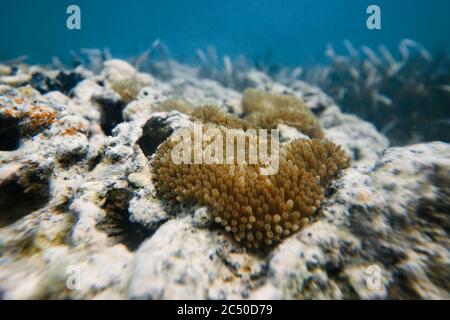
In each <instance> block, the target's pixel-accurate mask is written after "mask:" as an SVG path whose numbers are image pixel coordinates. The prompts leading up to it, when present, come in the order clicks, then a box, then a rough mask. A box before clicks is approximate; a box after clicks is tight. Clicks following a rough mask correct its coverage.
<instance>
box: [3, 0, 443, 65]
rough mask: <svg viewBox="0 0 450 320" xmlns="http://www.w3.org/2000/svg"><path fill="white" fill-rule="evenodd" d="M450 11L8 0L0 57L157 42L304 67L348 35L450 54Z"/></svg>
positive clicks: (434, 6) (254, 2) (34, 58)
mask: <svg viewBox="0 0 450 320" xmlns="http://www.w3.org/2000/svg"><path fill="white" fill-rule="evenodd" d="M70 4H77V5H79V6H80V8H81V22H82V29H81V30H74V31H71V30H68V29H67V28H66V18H67V14H66V8H67V6H69V5H70ZM370 4H377V5H379V6H380V7H381V11H382V30H375V31H371V30H368V29H367V28H366V19H367V14H366V8H367V7H368V6H369V5H370ZM449 12H450V1H448V0H432V1H429V0H428V1H427V0H395V1H392V0H376V1H375V0H358V1H354V0H277V1H275V0H227V1H218V0H191V1H187V0H166V1H154V0H150V1H144V0H96V1H92V0H58V1H54V0H40V1H35V0H2V2H1V9H0V34H1V37H0V38H1V43H0V60H6V59H12V58H14V57H17V56H20V55H27V56H29V60H28V62H33V63H47V62H50V61H51V58H52V57H53V56H58V57H60V58H62V60H63V61H64V59H68V58H69V51H70V50H71V49H74V50H79V49H81V48H104V47H108V48H109V49H110V51H111V52H112V53H113V55H114V56H123V57H127V56H130V55H135V54H138V53H140V52H142V51H144V50H145V49H146V48H148V47H149V45H150V44H151V43H152V42H153V41H154V40H155V39H157V38H159V39H161V40H162V41H164V42H165V43H166V44H167V45H168V47H169V48H170V50H171V53H172V56H173V57H174V58H175V59H177V60H181V61H189V60H190V59H193V57H194V51H195V49H196V48H204V47H206V46H207V45H214V46H215V47H216V48H217V51H218V53H219V54H220V55H223V54H230V55H231V56H236V55H238V54H244V55H246V56H247V57H249V58H254V59H257V58H258V57H260V56H263V55H267V54H270V55H271V56H270V58H271V59H272V60H273V61H276V62H277V63H281V64H285V65H303V64H305V63H308V62H315V61H317V60H318V59H319V60H320V59H321V58H322V57H323V52H324V50H325V46H326V44H327V43H332V44H335V45H339V44H341V43H342V40H344V39H349V40H351V41H352V42H353V44H354V45H355V46H360V45H363V44H365V45H368V46H371V47H376V46H378V45H379V44H386V45H387V46H388V47H389V48H391V49H393V50H395V49H396V48H397V46H398V43H399V41H400V40H401V39H403V38H411V39H413V40H415V41H418V42H419V43H421V44H422V45H423V46H424V47H426V48H427V49H429V50H431V51H436V50H442V49H448V48H449V36H448V32H449V30H450V19H448V13H449Z"/></svg>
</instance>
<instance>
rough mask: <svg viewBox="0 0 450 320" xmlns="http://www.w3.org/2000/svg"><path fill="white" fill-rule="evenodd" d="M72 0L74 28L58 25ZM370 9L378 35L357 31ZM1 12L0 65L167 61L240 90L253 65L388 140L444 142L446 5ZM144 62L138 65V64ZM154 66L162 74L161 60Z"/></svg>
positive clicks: (18, 8) (234, 3) (387, 1)
mask: <svg viewBox="0 0 450 320" xmlns="http://www.w3.org/2000/svg"><path fill="white" fill-rule="evenodd" d="M72 4H76V5H78V6H79V7H80V9H81V30H69V29H68V28H67V26H66V20H67V18H68V16H69V15H68V14H67V13H66V10H67V8H68V6H69V5H72ZM372 4H376V5H378V6H379V7H380V9H381V30H369V29H368V28H367V26H366V21H367V18H368V16H369V15H368V14H367V13H366V10H367V8H368V6H369V5H372ZM0 8H1V10H0V33H1V37H0V39H1V42H0V61H7V60H10V61H9V63H13V64H14V63H17V62H19V61H23V59H22V58H21V59H15V58H17V57H21V56H27V57H28V58H27V59H26V62H27V63H33V64H36V63H39V64H50V63H53V64H54V67H57V68H62V69H64V68H66V66H69V65H70V66H73V67H74V66H76V65H78V64H80V63H81V64H83V63H84V64H85V66H86V62H87V63H88V64H89V60H91V61H97V63H96V65H97V66H98V65H100V69H101V68H102V61H103V60H104V59H109V58H110V57H114V58H123V59H126V60H128V61H130V62H131V63H133V64H134V65H135V66H136V67H137V68H138V69H140V70H141V71H144V72H150V73H152V74H153V75H154V76H161V75H162V74H161V71H162V70H161V69H160V70H159V71H160V72H156V70H155V68H154V67H155V65H153V63H155V61H157V60H158V58H159V59H160V60H163V61H166V62H167V61H170V60H171V59H173V60H178V61H180V62H184V63H192V64H193V65H195V66H196V67H198V68H197V70H198V75H199V76H200V77H204V78H211V79H214V80H216V81H218V82H220V83H222V84H223V85H224V86H227V87H233V88H234V89H236V90H238V91H243V90H244V89H245V88H246V87H247V86H248V84H247V83H246V82H245V81H243V82H242V81H241V80H240V79H245V76H244V77H242V75H245V74H246V73H248V72H249V71H250V70H251V69H257V70H258V71H262V72H264V73H266V74H267V75H269V76H270V77H272V79H273V80H275V81H277V82H280V83H284V84H286V85H288V86H290V85H292V84H293V83H295V81H297V80H302V81H306V82H308V83H310V84H313V85H316V86H318V87H320V88H321V89H322V90H323V91H325V93H327V94H328V95H329V96H330V97H331V98H333V99H334V100H335V101H336V103H337V104H338V105H339V106H340V107H341V109H342V110H343V111H344V112H348V113H353V114H356V115H358V116H360V117H362V118H363V119H365V120H368V121H370V122H372V123H373V124H374V125H375V126H376V127H377V128H378V130H380V131H381V132H383V133H384V134H385V135H386V136H387V137H388V138H389V139H390V141H391V144H392V145H404V144H411V143H416V142H421V141H433V140H441V141H450V130H449V126H450V108H449V106H450V41H449V40H450V38H449V35H448V32H449V31H450V19H449V18H448V15H449V12H450V1H449V0H432V1H429V0H376V1H375V0H357V1H355V0H276V1H275V0H227V1H218V0H190V1H188V0H165V1H154V0H153V1H144V0H96V1H92V0H58V1H54V0H40V1H35V0H2V2H1V7H0ZM157 39H160V41H156V40H157ZM403 39H411V40H412V41H410V40H406V41H403V42H402V40H403ZM345 40H348V41H347V42H346V44H344V43H345ZM328 45H331V46H328ZM150 47H152V49H153V50H150V49H149V48H150ZM84 48H97V50H82V49H84ZM155 48H156V50H154V49H155ZM158 48H159V49H161V48H163V50H162V51H161V50H160V51H159V53H158ZM166 48H169V49H168V50H167V49H166ZM326 48H328V50H327V51H325V50H326ZM98 49H100V50H98ZM144 52H145V54H143V53H144ZM325 52H326V53H327V54H325ZM401 52H402V54H401ZM146 54H147V55H146ZM83 55H87V57H88V60H87V61H86V60H85V59H84V62H83V58H80V57H81V56H83ZM158 55H159V57H158ZM392 56H393V57H392ZM54 57H57V58H58V59H53V58H54ZM242 57H245V58H244V59H242ZM161 58H162V59H161ZM11 59H14V60H13V62H11ZM143 59H144V60H145V61H147V62H150V64H149V65H148V67H147V68H145V67H144V68H143V67H142V66H139V67H138V65H137V64H138V62H137V61H143ZM226 61H228V66H229V67H230V66H233V68H225V64H226ZM243 61H244V63H242V62H243ZM98 62H99V63H98ZM64 65H65V66H64ZM90 65H91V69H92V70H93V71H95V70H97V69H99V68H92V65H93V64H90ZM297 66H299V67H301V68H297ZM87 67H88V68H89V66H87ZM163 69H164V70H163V71H164V72H162V73H165V74H166V75H167V73H168V74H170V73H171V70H170V63H168V64H165V65H164V66H163ZM230 70H232V71H230ZM33 79H34V80H36V79H42V77H41V76H39V75H38V76H35V77H34V78H33ZM35 82H36V81H35ZM31 85H34V86H39V85H40V84H39V83H33V81H32V83H31Z"/></svg>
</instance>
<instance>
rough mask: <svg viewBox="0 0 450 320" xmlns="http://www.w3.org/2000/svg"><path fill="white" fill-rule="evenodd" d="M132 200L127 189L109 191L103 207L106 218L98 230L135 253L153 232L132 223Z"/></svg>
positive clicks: (99, 224) (98, 226)
mask: <svg viewBox="0 0 450 320" xmlns="http://www.w3.org/2000/svg"><path fill="white" fill-rule="evenodd" d="M130 199H131V192H130V191H129V190H127V189H124V188H123V189H113V190H111V191H109V192H108V193H107V195H106V200H105V203H104V205H103V209H104V210H105V211H106V217H105V219H104V221H102V222H100V223H98V224H97V228H98V229H99V230H102V231H103V232H105V233H106V234H107V235H108V236H109V238H110V239H111V240H112V241H113V242H114V243H122V244H123V245H125V246H126V247H127V248H128V250H130V251H135V250H137V249H138V248H139V246H140V244H141V243H142V242H143V241H144V240H145V239H146V238H148V237H149V236H151V235H152V233H153V231H152V230H148V229H146V228H145V227H144V226H142V225H141V224H139V223H135V222H131V221H130V217H129V213H128V205H129V202H130Z"/></svg>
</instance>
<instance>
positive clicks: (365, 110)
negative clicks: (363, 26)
mask: <svg viewBox="0 0 450 320" xmlns="http://www.w3.org/2000/svg"><path fill="white" fill-rule="evenodd" d="M345 45H346V48H347V53H345V54H340V53H338V52H336V51H335V50H334V48H333V47H331V46H330V47H329V48H328V49H327V52H326V55H327V57H328V59H329V60H330V61H331V64H330V65H323V66H322V65H318V66H313V67H310V68H307V69H306V70H305V71H304V74H303V75H302V77H301V78H303V79H304V80H305V81H307V82H309V83H313V84H315V85H317V86H319V87H321V88H322V89H323V90H324V91H325V92H326V93H328V94H329V95H330V96H331V97H332V98H333V99H334V100H335V101H336V102H337V103H338V104H339V105H340V106H341V107H342V110H343V111H345V112H349V113H354V114H357V115H358V116H360V117H362V118H363V119H366V120H368V121H371V122H372V123H374V124H375V126H376V127H377V128H378V129H379V130H380V131H382V132H383V133H385V134H386V135H387V136H388V137H389V139H390V140H391V142H392V144H393V145H405V144H408V143H417V142H420V141H433V140H442V141H446V142H448V141H450V136H449V134H448V133H449V132H450V130H449V128H448V121H447V120H446V119H447V118H448V112H447V110H446V108H447V106H448V105H449V103H450V93H449V88H448V84H449V81H450V72H449V70H450V56H449V54H448V53H445V52H441V53H438V54H436V55H435V56H434V57H433V56H431V55H430V53H429V52H428V51H426V50H425V49H424V48H423V47H422V46H420V45H419V44H418V43H416V42H414V41H412V40H408V39H405V40H403V41H402V42H401V43H400V44H399V52H400V55H401V56H400V58H396V54H395V53H392V52H390V51H389V50H388V49H387V48H386V47H385V46H380V48H379V50H372V49H371V48H368V47H362V48H361V50H357V49H355V48H353V46H352V44H351V43H350V42H349V41H347V42H345Z"/></svg>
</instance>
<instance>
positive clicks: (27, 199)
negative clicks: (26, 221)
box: [0, 181, 49, 228]
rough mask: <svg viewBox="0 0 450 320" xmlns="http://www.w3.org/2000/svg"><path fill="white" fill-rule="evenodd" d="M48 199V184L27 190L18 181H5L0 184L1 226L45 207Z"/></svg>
mask: <svg viewBox="0 0 450 320" xmlns="http://www.w3.org/2000/svg"><path fill="white" fill-rule="evenodd" d="M48 201H49V190H48V186H47V187H45V188H42V189H39V190H38V189H36V190H33V191H29V192H27V191H26V190H25V189H24V188H23V187H22V186H21V185H20V184H19V183H18V182H17V181H10V182H7V183H4V184H3V185H1V186H0V228H2V227H5V226H8V225H10V224H13V223H14V222H16V221H18V220H20V219H21V218H23V217H25V216H26V215H28V214H30V213H32V212H33V211H36V210H38V209H40V208H42V207H44V206H45V205H46V204H47V203H48Z"/></svg>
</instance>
